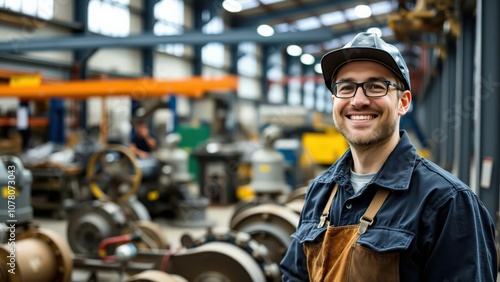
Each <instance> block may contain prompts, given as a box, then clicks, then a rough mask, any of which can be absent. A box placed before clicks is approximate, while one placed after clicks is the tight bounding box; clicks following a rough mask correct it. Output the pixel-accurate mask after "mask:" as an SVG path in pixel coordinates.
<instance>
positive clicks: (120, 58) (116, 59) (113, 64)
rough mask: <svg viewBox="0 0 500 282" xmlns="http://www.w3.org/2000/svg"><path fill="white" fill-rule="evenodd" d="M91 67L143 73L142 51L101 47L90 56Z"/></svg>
mask: <svg viewBox="0 0 500 282" xmlns="http://www.w3.org/2000/svg"><path fill="white" fill-rule="evenodd" d="M89 68H90V69H98V70H103V71H109V72H116V73H126V74H136V75H138V76H142V75H143V72H142V60H141V53H140V51H139V50H134V49H101V50H99V51H97V52H96V53H95V54H94V55H92V57H90V60H89Z"/></svg>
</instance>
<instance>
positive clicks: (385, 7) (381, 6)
mask: <svg viewBox="0 0 500 282" xmlns="http://www.w3.org/2000/svg"><path fill="white" fill-rule="evenodd" d="M369 6H370V8H371V9H372V14H373V15H382V14H388V13H390V12H392V4H391V2H389V1H382V2H377V3H373V4H370V5H369Z"/></svg>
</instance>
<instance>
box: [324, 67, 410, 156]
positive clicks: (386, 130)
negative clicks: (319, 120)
mask: <svg viewBox="0 0 500 282" xmlns="http://www.w3.org/2000/svg"><path fill="white" fill-rule="evenodd" d="M373 79H382V80H389V81H392V82H394V83H397V80H396V77H395V75H394V74H393V73H392V72H391V71H390V70H389V69H387V68H385V67H384V66H382V65H380V64H378V63H374V62H369V61H359V62H351V63H348V64H346V65H345V66H343V67H342V68H341V69H340V71H339V72H338V73H337V77H336V79H335V81H336V82H338V81H352V82H357V83H361V82H365V81H368V80H373ZM332 102H333V121H334V124H335V127H336V128H337V130H338V131H339V132H340V133H341V134H342V135H343V136H344V137H345V138H346V140H347V141H348V142H349V144H350V145H351V146H355V147H360V148H366V147H371V146H373V145H376V144H379V143H384V142H386V141H388V140H389V139H390V138H391V137H393V138H397V136H398V134H399V133H398V131H399V117H400V116H402V115H404V114H405V113H406V111H407V110H408V107H409V104H410V102H411V94H410V92H409V91H405V92H403V94H402V95H401V98H399V97H398V91H397V90H396V89H395V88H394V87H392V86H389V90H388V93H387V95H385V96H382V97H367V96H366V95H365V94H364V93H363V90H362V89H361V87H359V88H358V89H357V90H356V93H355V95H354V97H352V98H336V97H335V96H333V95H332Z"/></svg>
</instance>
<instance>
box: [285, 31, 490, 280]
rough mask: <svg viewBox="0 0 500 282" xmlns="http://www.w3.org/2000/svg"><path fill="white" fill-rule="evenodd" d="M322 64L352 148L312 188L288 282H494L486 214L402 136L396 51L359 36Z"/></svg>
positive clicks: (403, 96) (402, 75) (404, 92)
mask: <svg viewBox="0 0 500 282" xmlns="http://www.w3.org/2000/svg"><path fill="white" fill-rule="evenodd" d="M321 66H322V69H323V76H324V79H325V83H326V86H327V87H328V89H329V90H330V91H331V92H332V94H333V95H332V102H333V122H334V124H335V126H336V128H337V129H338V131H339V132H340V133H341V134H342V135H343V136H344V137H345V138H346V140H347V141H348V142H349V144H350V149H349V150H348V151H347V152H346V153H345V154H344V156H343V157H342V158H340V159H339V160H338V161H337V162H336V163H335V164H333V165H332V166H331V167H330V168H329V169H328V170H326V171H325V172H324V173H322V174H321V175H319V176H318V177H317V178H316V179H315V180H314V181H312V182H311V184H310V185H309V187H308V190H307V194H306V200H305V204H304V208H303V210H302V213H301V216H300V222H299V226H298V227H297V230H296V232H295V233H294V234H293V235H292V243H291V246H290V248H289V249H288V251H287V253H286V255H285V257H284V258H283V260H282V262H281V270H282V273H283V281H384V282H387V281H440V282H442V281H492V282H493V281H496V276H497V253H496V248H495V228H494V224H493V220H492V219H491V217H490V215H489V213H488V211H487V210H486V208H485V207H484V206H483V204H482V203H481V202H480V201H479V199H478V198H477V197H476V195H475V194H474V193H473V192H472V191H471V190H470V188H469V187H468V186H467V185H466V184H464V183H463V182H461V181H460V180H458V179H457V178H456V177H454V176H453V175H452V174H450V173H448V172H447V171H445V170H443V169H442V168H440V167H439V166H437V165H436V164H434V163H432V162H430V161H428V160H426V159H424V158H422V157H420V156H418V155H417V154H416V150H415V147H414V146H413V145H412V143H411V142H410V139H409V137H408V135H407V134H406V132H404V131H400V129H399V121H400V118H401V116H403V115H405V114H406V113H407V112H408V109H409V108H410V104H411V99H412V96H411V84H410V75H409V71H408V68H407V66H406V63H405V61H404V59H403V57H402V56H401V54H400V52H399V51H398V49H397V48H395V47H394V46H392V45H390V44H387V43H386V42H384V41H383V40H382V39H380V38H379V37H377V35H375V34H371V33H360V34H358V35H357V36H356V37H355V38H354V39H353V40H352V41H351V42H350V43H348V44H347V45H346V46H344V47H343V48H341V49H339V50H334V51H332V52H330V53H328V54H326V55H325V56H324V57H323V58H322V60H321Z"/></svg>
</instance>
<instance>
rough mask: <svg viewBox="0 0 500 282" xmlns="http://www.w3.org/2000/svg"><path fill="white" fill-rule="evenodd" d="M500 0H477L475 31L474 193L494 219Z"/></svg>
mask: <svg viewBox="0 0 500 282" xmlns="http://www.w3.org/2000/svg"><path fill="white" fill-rule="evenodd" d="M498 14H500V2H499V1H497V0H477V32H476V35H477V36H478V38H477V40H476V43H477V45H476V60H477V61H476V62H477V64H476V65H477V66H478V69H477V70H475V71H476V73H475V77H474V78H475V79H474V95H475V104H476V107H475V116H476V117H477V119H476V123H475V125H474V127H475V134H474V136H475V138H474V139H475V140H474V141H475V144H477V145H476V148H475V154H476V156H477V158H476V160H475V165H476V172H477V177H476V184H477V192H478V194H479V197H480V199H481V200H482V201H483V203H484V205H485V206H486V208H487V209H488V211H489V212H490V214H491V215H492V216H493V218H495V219H497V211H498V206H499V200H500V199H499V191H498V190H499V177H500V176H499V174H498V171H499V169H500V168H499V165H498V164H499V161H500V154H499V149H498V144H499V141H500V140H499V139H500V138H499V135H500V128H499V126H498V116H499V111H498V110H499V109H500V96H499V95H500V66H499V65H498V60H497V59H498V58H499V57H500V37H498V36H495V35H496V34H498V26H499V25H500V18H499V17H498Z"/></svg>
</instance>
